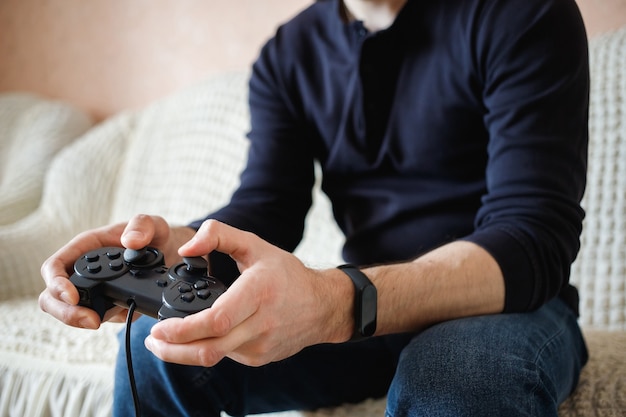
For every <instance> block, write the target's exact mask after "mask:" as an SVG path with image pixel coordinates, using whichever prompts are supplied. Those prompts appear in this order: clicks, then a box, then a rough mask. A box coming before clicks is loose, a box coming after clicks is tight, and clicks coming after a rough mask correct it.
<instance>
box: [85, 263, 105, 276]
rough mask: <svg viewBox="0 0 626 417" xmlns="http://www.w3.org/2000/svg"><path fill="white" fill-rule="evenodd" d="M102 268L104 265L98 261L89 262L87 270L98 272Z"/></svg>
mask: <svg viewBox="0 0 626 417" xmlns="http://www.w3.org/2000/svg"><path fill="white" fill-rule="evenodd" d="M100 270H102V267H101V266H100V264H97V263H90V264H87V272H90V273H92V274H96V273H98V272H100Z"/></svg>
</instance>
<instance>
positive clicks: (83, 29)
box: [0, 0, 311, 118]
mask: <svg viewBox="0 0 626 417" xmlns="http://www.w3.org/2000/svg"><path fill="white" fill-rule="evenodd" d="M310 2H311V0H88V1H85V0H2V1H0V91H6V90H27V91H34V92H38V93H41V94H44V95H47V96H50V97H55V98H62V99H65V100H69V101H71V102H74V103H76V104H77V105H79V106H81V107H83V108H85V109H87V110H89V111H90V112H92V113H93V114H95V115H96V116H97V117H100V118H101V117H105V116H107V115H110V114H112V113H115V112H116V111H119V110H120V109H124V108H128V107H138V106H141V105H144V104H145V103H147V102H149V101H150V100H152V99H154V98H157V97H160V96H163V95H164V94H167V93H168V92H171V91H173V90H176V89H178V88H180V87H181V86H184V85H187V84H189V83H191V82H193V81H195V80H197V79H199V78H202V77H204V76H206V75H207V74H209V73H211V72H216V71H223V70H230V69H241V68H244V69H245V68H248V67H249V65H250V63H251V62H252V60H253V59H254V58H255V56H256V54H257V51H258V48H259V47H260V46H261V45H262V44H263V43H264V41H265V40H266V39H267V38H268V37H269V36H270V35H271V34H273V33H274V30H275V28H276V26H277V24H278V23H279V22H282V21H284V20H285V19H287V18H288V17H289V16H291V15H293V14H294V13H296V11H298V10H300V9H302V8H303V7H305V6H306V5H308V4H309V3H310Z"/></svg>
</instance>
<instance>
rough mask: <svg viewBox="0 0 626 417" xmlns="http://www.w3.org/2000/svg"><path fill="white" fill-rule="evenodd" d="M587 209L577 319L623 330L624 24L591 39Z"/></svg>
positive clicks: (575, 270)
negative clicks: (578, 316) (622, 26)
mask: <svg viewBox="0 0 626 417" xmlns="http://www.w3.org/2000/svg"><path fill="white" fill-rule="evenodd" d="M590 63H591V68H590V70H591V103H590V116H589V134H590V145H589V166H588V177H587V191H586V194H585V196H584V198H583V203H582V204H583V207H584V208H585V210H586V212H587V217H586V219H585V221H584V229H583V234H582V237H581V245H582V246H581V250H580V253H579V255H578V259H577V260H576V261H575V263H574V265H573V267H572V281H573V282H574V283H575V284H576V285H577V286H578V289H579V292H580V296H581V305H580V310H581V324H583V325H585V326H593V327H599V328H606V329H621V330H626V27H624V28H622V29H621V30H619V31H616V32H614V33H610V34H605V35H602V36H599V37H595V38H593V39H591V41H590Z"/></svg>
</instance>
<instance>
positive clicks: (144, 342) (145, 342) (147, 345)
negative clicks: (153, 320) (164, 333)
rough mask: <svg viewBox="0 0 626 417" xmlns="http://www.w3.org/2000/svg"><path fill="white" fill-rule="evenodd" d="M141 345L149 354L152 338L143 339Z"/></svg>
mask: <svg viewBox="0 0 626 417" xmlns="http://www.w3.org/2000/svg"><path fill="white" fill-rule="evenodd" d="M143 344H144V345H145V346H146V349H148V350H149V351H150V352H152V337H150V336H148V337H146V338H145V339H144V341H143Z"/></svg>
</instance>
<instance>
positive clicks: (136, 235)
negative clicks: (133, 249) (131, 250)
mask: <svg viewBox="0 0 626 417" xmlns="http://www.w3.org/2000/svg"><path fill="white" fill-rule="evenodd" d="M145 237H146V235H144V234H143V233H142V232H140V231H138V230H129V231H128V232H126V233H124V239H125V240H129V239H130V240H144V239H145Z"/></svg>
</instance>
